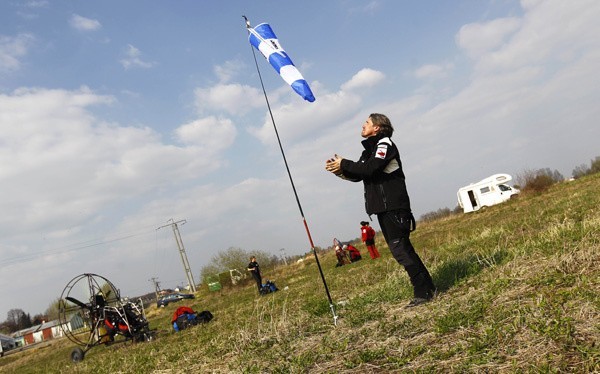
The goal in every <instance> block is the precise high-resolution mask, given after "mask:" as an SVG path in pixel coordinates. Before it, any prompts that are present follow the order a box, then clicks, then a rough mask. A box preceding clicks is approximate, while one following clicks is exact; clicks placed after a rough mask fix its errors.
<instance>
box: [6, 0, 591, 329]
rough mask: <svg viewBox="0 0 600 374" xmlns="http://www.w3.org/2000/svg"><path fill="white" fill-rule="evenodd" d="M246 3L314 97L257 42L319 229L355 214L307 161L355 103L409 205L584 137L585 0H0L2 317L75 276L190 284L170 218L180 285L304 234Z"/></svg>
mask: <svg viewBox="0 0 600 374" xmlns="http://www.w3.org/2000/svg"><path fill="white" fill-rule="evenodd" d="M243 15H245V16H247V17H248V19H249V21H250V22H251V24H252V25H258V24H259V23H262V22H267V23H269V24H270V25H271V26H272V28H273V30H274V31H275V33H276V34H277V36H278V38H279V42H280V43H281V45H282V46H283V48H284V49H285V50H286V52H287V53H288V54H289V55H290V57H291V58H292V60H293V61H294V63H295V64H296V66H297V67H298V69H299V70H300V72H301V73H302V74H303V75H304V77H305V79H306V80H307V81H308V82H309V84H310V86H311V88H312V91H313V93H314V94H315V97H316V101H315V102H314V103H309V102H307V101H304V100H303V99H302V98H301V97H300V96H298V95H297V94H296V93H294V92H293V91H292V90H291V88H290V87H289V86H287V85H286V84H285V82H284V81H283V80H282V79H281V78H280V77H279V75H278V74H277V73H276V72H275V71H274V70H273V69H272V68H271V66H270V65H269V64H268V62H266V61H265V60H264V58H262V57H261V56H260V55H257V60H258V69H259V71H260V74H261V76H262V78H263V81H264V86H265V92H266V95H267V97H268V100H269V104H270V106H271V109H272V113H273V118H274V120H275V123H276V126H277V130H278V132H279V135H280V138H281V142H282V146H283V148H284V152H285V155H286V157H287V161H288V164H289V167H290V172H291V175H292V178H293V181H294V184H295V187H296V190H297V193H298V199H299V201H300V204H301V207H302V210H303V212H304V216H305V218H306V222H307V224H308V227H309V230H310V233H311V236H312V238H313V241H314V244H315V245H316V246H320V247H328V246H330V245H331V242H332V239H333V238H334V237H337V238H339V239H340V240H342V241H343V240H351V239H354V238H357V237H358V236H359V235H360V225H359V222H360V221H363V220H368V218H369V217H368V216H367V215H366V213H365V211H364V202H363V193H362V185H361V184H360V183H351V182H347V181H343V180H341V179H339V178H336V177H335V176H333V175H331V174H330V173H328V172H326V171H325V168H324V165H325V160H326V159H328V158H330V157H331V156H332V155H333V154H339V155H340V156H342V157H344V158H349V159H353V160H356V159H357V158H358V156H359V155H360V153H361V151H362V146H361V144H360V141H361V140H362V138H361V137H360V131H361V126H362V124H363V122H364V121H365V120H366V118H367V117H368V115H369V114H370V113H374V112H376V113H384V114H386V115H387V116H388V117H389V118H390V119H391V121H392V124H393V125H394V127H395V133H394V136H393V138H392V139H393V140H394V141H395V143H396V144H397V146H398V148H399V150H400V154H401V158H402V162H403V168H404V172H405V174H406V183H407V187H408V190H409V194H410V197H411V205H412V210H413V213H414V215H415V216H416V217H417V218H418V217H419V216H421V215H423V214H425V213H427V212H431V211H435V210H437V209H439V208H444V207H448V208H451V209H453V208H454V207H455V206H456V204H457V202H456V192H457V190H458V189H459V188H460V187H462V186H465V185H468V184H469V183H473V182H476V181H479V180H481V179H484V178H485V177H488V176H490V175H492V174H496V173H508V174H511V175H513V176H515V177H516V176H517V175H519V173H523V172H524V171H526V170H536V169H541V168H550V169H552V170H558V171H559V172H560V173H562V174H563V175H564V176H565V177H569V176H570V175H571V172H572V170H573V169H574V168H575V167H577V166H579V165H581V164H587V165H588V166H589V163H590V160H591V159H593V158H595V157H596V156H599V155H600V149H599V148H600V147H598V144H600V143H599V142H598V139H600V126H599V125H598V123H597V121H598V118H600V105H598V102H600V74H598V71H597V69H598V66H600V22H598V21H597V20H598V19H599V18H600V2H598V1H596V0H574V1H563V0H522V1H520V2H519V1H509V0H487V1H480V0H457V1H452V2H450V1H443V2H439V1H419V0H406V1H394V0H372V1H358V0H331V1H317V0H307V1H302V2H280V1H271V0H264V1H241V0H233V1H228V2H227V3H226V4H225V3H223V2H219V1H210V2H209V1H192V0H180V1H177V2H172V1H141V0H131V1H125V2H123V1H116V0H107V1H102V2H92V1H78V2H74V1H66V0H31V1H28V0H22V1H19V0H7V1H2V2H0V191H1V192H2V193H1V195H0V210H1V212H2V215H1V216H0V269H1V277H0V321H2V320H5V319H6V317H5V316H6V315H7V312H8V310H10V309H16V308H17V309H22V310H24V311H25V312H26V313H29V314H30V315H31V316H33V315H35V314H38V313H43V312H44V311H45V310H46V309H47V308H48V306H49V305H50V304H51V303H52V302H53V301H54V300H56V299H57V298H58V297H59V296H60V294H61V292H62V290H63V288H64V287H65V285H66V284H67V283H68V282H69V281H70V280H71V279H72V278H74V277H75V276H77V275H79V274H82V273H96V274H99V275H102V276H104V277H106V278H108V279H109V280H111V281H112V283H113V284H115V286H116V287H117V288H119V289H120V290H121V294H122V296H136V295H141V294H144V293H147V292H151V291H153V289H154V288H153V284H152V282H151V281H150V279H151V278H156V279H158V281H159V282H160V285H161V287H162V288H174V287H177V286H181V285H184V284H186V277H185V272H184V270H183V265H182V263H181V259H180V257H179V253H178V249H177V243H176V241H175V238H174V235H173V231H172V230H171V226H169V223H170V222H173V221H182V223H181V224H180V225H179V230H180V232H181V237H182V241H183V244H184V246H185V250H186V253H187V257H188V260H189V263H190V267H191V270H192V274H193V276H194V278H195V281H196V282H197V283H199V282H200V281H201V279H200V270H201V268H202V267H203V266H205V265H207V264H209V263H210V262H211V259H212V257H213V256H214V255H215V254H217V253H219V252H220V251H224V250H227V249H228V248H231V247H237V248H241V249H244V250H246V251H254V250H260V251H265V252H268V253H272V254H273V255H282V254H286V255H298V254H304V253H307V252H309V251H310V250H311V248H310V243H309V240H308V236H307V234H306V231H305V228H304V225H303V222H302V216H301V214H300V210H299V208H298V205H297V203H296V199H295V196H294V193H293V190H292V188H291V184H290V180H289V178H288V175H287V172H286V169H285V165H284V163H283V158H282V155H281V152H280V150H279V147H278V145H277V140H276V137H275V131H274V129H273V124H272V122H271V118H270V116H269V112H268V110H267V105H266V102H265V95H264V93H263V91H262V88H261V83H260V79H259V75H258V72H257V67H256V65H255V63H254V58H253V52H252V48H251V46H250V44H249V43H248V39H247V30H246V29H245V23H244V20H243V18H242V16H243ZM373 218H374V220H373V223H372V225H373V226H374V227H375V228H376V229H377V230H379V226H378V224H377V221H376V219H375V217H373ZM169 220H173V221H169ZM183 222H185V223H183ZM163 226H164V227H163ZM160 227H162V228H160ZM159 228H160V229H159ZM384 250H387V249H384ZM417 250H419V248H417ZM428 250H433V251H435V248H430V249H428ZM266 276H267V277H268V274H267V275H266ZM315 282H316V283H315V284H320V282H321V280H320V279H319V275H318V274H315Z"/></svg>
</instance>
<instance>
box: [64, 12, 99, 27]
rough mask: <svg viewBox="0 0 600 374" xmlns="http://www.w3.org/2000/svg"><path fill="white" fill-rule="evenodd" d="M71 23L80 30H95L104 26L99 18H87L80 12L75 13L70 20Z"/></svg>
mask: <svg viewBox="0 0 600 374" xmlns="http://www.w3.org/2000/svg"><path fill="white" fill-rule="evenodd" d="M69 24H70V25H71V27H73V28H74V29H76V30H79V31H95V30H98V29H99V28H101V27H102V24H100V22H99V21H98V20H95V19H91V18H86V17H83V16H80V15H79V14H73V15H72V16H71V19H70V20H69Z"/></svg>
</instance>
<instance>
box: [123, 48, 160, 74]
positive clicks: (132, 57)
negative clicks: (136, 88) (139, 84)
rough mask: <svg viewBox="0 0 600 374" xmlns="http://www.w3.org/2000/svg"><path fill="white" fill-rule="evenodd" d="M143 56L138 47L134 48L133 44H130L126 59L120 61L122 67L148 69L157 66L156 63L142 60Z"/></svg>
mask: <svg viewBox="0 0 600 374" xmlns="http://www.w3.org/2000/svg"><path fill="white" fill-rule="evenodd" d="M141 56H142V52H141V51H140V50H139V49H137V48H136V47H134V46H133V45H131V44H128V45H127V49H126V51H125V58H123V59H121V60H120V62H121V65H123V67H124V68H125V69H131V68H144V69H148V68H151V67H153V66H155V65H156V63H155V62H148V61H144V60H142V58H141Z"/></svg>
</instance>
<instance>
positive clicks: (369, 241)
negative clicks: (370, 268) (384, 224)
mask: <svg viewBox="0 0 600 374" xmlns="http://www.w3.org/2000/svg"><path fill="white" fill-rule="evenodd" d="M360 225H361V229H360V232H361V235H362V241H363V242H364V243H365V245H366V246H367V249H368V250H369V256H371V259H372V260H374V259H376V258H379V257H381V256H380V255H379V251H377V247H375V230H373V228H372V227H371V226H369V222H367V221H362V222H361V223H360Z"/></svg>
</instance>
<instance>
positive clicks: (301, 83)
mask: <svg viewBox="0 0 600 374" xmlns="http://www.w3.org/2000/svg"><path fill="white" fill-rule="evenodd" d="M248 31H249V32H250V35H249V36H248V40H250V44H252V45H253V46H254V47H255V48H256V49H258V50H259V51H260V53H262V54H263V56H265V58H266V59H267V60H269V63H270V64H271V66H273V68H275V70H277V72H278V73H279V75H280V76H281V78H283V80H284V81H286V82H287V84H289V85H290V86H292V88H293V89H294V91H296V92H297V93H298V95H300V96H302V97H303V98H304V100H307V101H310V102H313V101H315V96H314V95H313V93H312V91H311V90H310V87H309V86H308V82H306V80H305V79H304V77H302V74H300V72H299V71H298V69H296V66H294V63H293V62H292V59H291V58H290V56H288V54H287V53H285V51H284V50H283V48H282V47H281V44H279V40H277V36H275V33H274V32H273V29H272V28H271V26H269V24H268V23H261V24H260V25H258V26H256V27H254V28H252V27H250V26H248Z"/></svg>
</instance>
